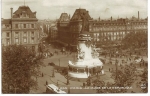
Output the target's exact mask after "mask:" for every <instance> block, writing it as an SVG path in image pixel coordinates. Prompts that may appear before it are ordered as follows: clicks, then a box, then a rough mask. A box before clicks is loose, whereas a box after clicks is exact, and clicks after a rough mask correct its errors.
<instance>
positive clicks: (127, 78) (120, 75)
mask: <svg viewBox="0 0 150 96" xmlns="http://www.w3.org/2000/svg"><path fill="white" fill-rule="evenodd" d="M116 72H117V73H116ZM111 73H112V76H111V78H113V79H114V82H112V83H110V82H104V81H103V80H100V79H99V78H98V79H96V80H94V81H93V83H94V85H96V87H101V88H100V89H97V93H125V92H127V89H123V88H122V89H121V88H120V89H115V88H113V87H127V86H131V85H132V84H133V82H134V81H135V77H136V75H135V74H136V67H135V65H125V66H124V67H122V68H121V69H119V68H117V70H114V71H112V72H111ZM116 77H117V78H116ZM109 87H110V88H109Z"/></svg>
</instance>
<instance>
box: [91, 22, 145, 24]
mask: <svg viewBox="0 0 150 96" xmlns="http://www.w3.org/2000/svg"><path fill="white" fill-rule="evenodd" d="M131 23H132V24H134V25H144V24H145V25H146V24H147V23H141V22H140V23H133V22H131ZM125 24H126V23H94V24H92V25H125ZM128 24H130V23H128Z"/></svg>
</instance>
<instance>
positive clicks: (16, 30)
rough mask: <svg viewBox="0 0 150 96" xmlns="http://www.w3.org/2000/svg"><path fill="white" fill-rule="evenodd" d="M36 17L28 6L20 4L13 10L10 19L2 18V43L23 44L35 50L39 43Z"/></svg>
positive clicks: (5, 44)
mask: <svg viewBox="0 0 150 96" xmlns="http://www.w3.org/2000/svg"><path fill="white" fill-rule="evenodd" d="M37 21H38V19H37V18H36V12H32V11H31V10H30V8H29V7H28V6H20V7H19V8H18V10H16V11H15V12H13V8H11V19H3V20H2V45H3V46H7V45H12V44H16V45H24V46H26V47H29V48H32V50H37V48H38V43H39V30H38V26H37Z"/></svg>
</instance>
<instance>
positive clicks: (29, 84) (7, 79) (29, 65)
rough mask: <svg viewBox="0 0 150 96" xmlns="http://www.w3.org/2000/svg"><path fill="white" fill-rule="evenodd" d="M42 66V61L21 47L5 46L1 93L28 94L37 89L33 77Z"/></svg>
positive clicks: (30, 51)
mask: <svg viewBox="0 0 150 96" xmlns="http://www.w3.org/2000/svg"><path fill="white" fill-rule="evenodd" d="M41 65H43V62H42V59H41V57H39V56H36V55H35V53H34V52H32V50H30V49H28V48H25V47H24V46H22V45H11V46H7V47H6V48H4V49H3V50H2V88H3V89H2V92H3V93H29V91H30V89H31V88H35V87H37V82H36V80H35V78H34V77H35V76H37V75H38V74H39V72H40V71H39V68H40V66H41Z"/></svg>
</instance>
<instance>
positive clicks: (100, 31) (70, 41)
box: [57, 9, 148, 49]
mask: <svg viewBox="0 0 150 96" xmlns="http://www.w3.org/2000/svg"><path fill="white" fill-rule="evenodd" d="M82 14H85V17H84V19H87V20H88V21H89V23H88V25H89V26H88V29H87V30H86V31H89V33H90V34H91V36H92V38H93V40H92V42H94V43H95V44H96V45H99V44H107V43H106V42H108V41H109V42H110V41H111V42H112V41H113V42H114V43H118V42H120V41H121V40H122V39H123V38H124V37H125V35H126V34H128V33H130V32H146V33H147V31H148V30H147V29H148V27H147V23H148V22H147V21H148V20H147V19H148V18H146V19H140V18H139V12H138V18H132V19H128V18H125V19H123V18H118V19H117V20H113V19H112V17H111V18H110V19H109V20H100V18H98V20H93V18H91V16H90V15H89V12H88V11H87V10H86V9H76V11H75V12H74V14H73V16H72V18H71V19H70V16H69V15H68V14H67V13H62V14H61V16H60V18H59V21H58V23H57V27H58V38H59V42H61V44H62V45H64V46H67V47H69V48H73V49H76V45H77V37H78V35H79V33H80V31H81V28H82Z"/></svg>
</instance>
